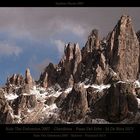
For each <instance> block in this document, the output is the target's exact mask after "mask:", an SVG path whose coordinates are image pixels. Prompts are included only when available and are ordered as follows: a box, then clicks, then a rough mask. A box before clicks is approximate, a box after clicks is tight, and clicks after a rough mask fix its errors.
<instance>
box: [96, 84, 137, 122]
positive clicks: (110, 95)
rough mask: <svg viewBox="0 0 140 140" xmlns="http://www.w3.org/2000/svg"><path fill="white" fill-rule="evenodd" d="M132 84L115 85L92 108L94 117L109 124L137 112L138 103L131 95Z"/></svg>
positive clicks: (132, 90)
mask: <svg viewBox="0 0 140 140" xmlns="http://www.w3.org/2000/svg"><path fill="white" fill-rule="evenodd" d="M133 92H134V87H133V84H132V83H115V84H112V85H111V87H110V88H109V89H108V91H106V94H105V95H104V96H103V97H102V98H101V100H99V102H97V103H96V104H95V106H94V113H95V116H96V117H97V116H100V117H101V118H104V119H106V120H108V121H111V122H119V121H122V120H123V119H125V118H127V117H128V114H129V113H130V112H131V113H133V115H135V114H136V112H137V111H138V102H137V99H136V97H135V95H134V94H133Z"/></svg>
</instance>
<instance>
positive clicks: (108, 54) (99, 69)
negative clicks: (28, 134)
mask: <svg viewBox="0 0 140 140" xmlns="http://www.w3.org/2000/svg"><path fill="white" fill-rule="evenodd" d="M139 72H140V33H139V31H138V32H137V33H136V32H135V30H134V28H133V24H132V20H131V18H130V16H128V15H123V16H122V17H121V18H120V20H119V21H118V23H117V24H116V26H115V27H114V29H113V30H112V31H111V32H110V33H109V34H108V35H107V37H104V39H100V36H99V31H98V30H97V29H93V30H92V31H91V33H90V35H89V36H88V39H87V42H86V43H85V46H84V47H83V48H82V49H80V47H79V44H78V43H71V42H69V43H68V44H66V45H65V49H64V55H63V57H62V59H61V60H60V62H59V63H58V64H56V65H54V64H52V63H50V64H49V65H48V66H46V68H45V69H44V71H43V73H41V75H40V78H39V80H38V81H34V80H33V78H32V76H31V73H30V70H29V68H28V69H27V70H26V72H25V77H24V76H22V75H20V74H13V75H12V76H11V77H8V78H7V83H6V84H5V86H4V87H2V88H1V89H0V93H1V94H0V97H1V98H0V123H68V124H69V123H76V124H77V123H112V122H117V123H140V121H139V120H140V112H139V109H140V83H139Z"/></svg>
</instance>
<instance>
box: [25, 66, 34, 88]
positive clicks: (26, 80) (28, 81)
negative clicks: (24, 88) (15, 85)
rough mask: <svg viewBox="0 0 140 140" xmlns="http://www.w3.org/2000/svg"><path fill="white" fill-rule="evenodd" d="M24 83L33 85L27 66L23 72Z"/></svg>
mask: <svg viewBox="0 0 140 140" xmlns="http://www.w3.org/2000/svg"><path fill="white" fill-rule="evenodd" d="M25 83H26V84H29V85H30V86H32V85H33V79H32V76H31V73H30V69H29V68H27V69H26V72H25Z"/></svg>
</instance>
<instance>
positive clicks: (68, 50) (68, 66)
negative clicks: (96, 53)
mask: <svg viewBox="0 0 140 140" xmlns="http://www.w3.org/2000/svg"><path fill="white" fill-rule="evenodd" d="M81 59H82V57H81V50H80V48H79V45H78V44H72V43H69V44H67V45H66V46H65V51H64V56H63V58H62V59H61V61H60V62H59V64H58V65H53V64H52V63H50V64H49V65H48V66H47V67H46V69H45V70H44V72H43V73H42V74H41V76H40V80H39V81H40V83H41V85H42V86H43V87H49V86H51V85H54V84H55V83H58V84H59V85H60V86H61V87H66V86H71V85H73V83H74V81H78V80H79V76H78V75H79V74H78V73H79V72H80V62H81Z"/></svg>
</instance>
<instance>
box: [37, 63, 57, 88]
mask: <svg viewBox="0 0 140 140" xmlns="http://www.w3.org/2000/svg"><path fill="white" fill-rule="evenodd" d="M56 79H57V71H56V66H55V65H54V64H52V63H50V64H49V65H48V66H47V67H46V68H45V70H44V72H43V73H42V74H41V76H40V79H39V82H40V84H41V86H43V87H45V88H47V87H49V86H51V85H54V84H55V83H57V81H56Z"/></svg>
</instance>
